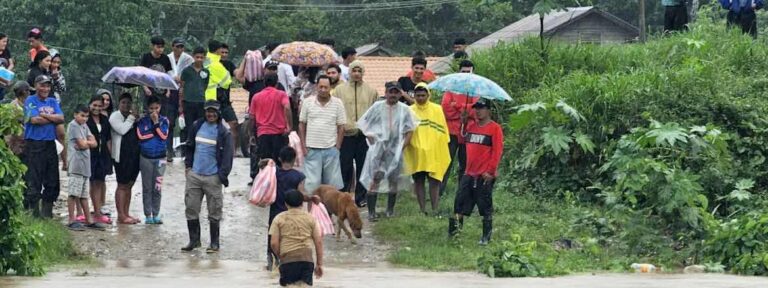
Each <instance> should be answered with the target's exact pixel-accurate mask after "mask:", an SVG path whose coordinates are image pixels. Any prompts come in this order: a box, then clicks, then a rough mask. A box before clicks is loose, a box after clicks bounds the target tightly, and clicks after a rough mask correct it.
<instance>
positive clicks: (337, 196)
mask: <svg viewBox="0 0 768 288" xmlns="http://www.w3.org/2000/svg"><path fill="white" fill-rule="evenodd" d="M314 195H316V196H318V197H320V201H322V202H323V204H324V205H325V208H326V209H328V213H331V215H336V217H337V218H338V221H339V222H338V223H339V230H344V232H346V233H347V237H349V239H350V240H351V241H352V244H355V243H357V241H355V238H352V233H354V234H355V237H357V238H362V237H363V235H362V233H361V230H362V229H363V221H362V220H361V219H360V211H358V210H357V205H355V199H354V198H353V196H352V194H350V193H344V192H339V190H337V189H336V188H335V187H333V186H329V185H320V187H318V188H317V190H315V193H314ZM344 220H347V222H349V226H350V227H351V228H352V231H350V229H349V228H347V225H346V224H344ZM336 240H337V241H341V231H339V232H336Z"/></svg>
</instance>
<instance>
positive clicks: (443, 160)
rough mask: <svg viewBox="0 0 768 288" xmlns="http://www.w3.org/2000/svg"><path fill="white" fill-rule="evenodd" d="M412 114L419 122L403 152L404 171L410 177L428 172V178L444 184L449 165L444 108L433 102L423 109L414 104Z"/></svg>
mask: <svg viewBox="0 0 768 288" xmlns="http://www.w3.org/2000/svg"><path fill="white" fill-rule="evenodd" d="M411 110H412V111H413V113H414V114H416V116H417V118H418V119H419V126H417V127H416V130H415V131H413V136H412V137H411V143H410V145H408V147H407V148H406V149H405V155H404V158H405V169H406V171H407V172H408V173H409V174H414V173H417V172H429V177H431V178H433V179H435V180H438V181H443V176H444V175H445V171H446V170H447V169H448V165H450V164H451V155H450V154H449V153H448V143H449V142H450V141H451V138H450V136H449V135H448V124H446V122H445V115H444V114H443V108H442V107H440V105H437V104H435V103H432V102H427V103H425V104H424V105H419V104H418V103H415V104H413V105H411Z"/></svg>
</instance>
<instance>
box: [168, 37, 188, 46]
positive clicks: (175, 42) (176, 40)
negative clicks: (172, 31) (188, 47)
mask: <svg viewBox="0 0 768 288" xmlns="http://www.w3.org/2000/svg"><path fill="white" fill-rule="evenodd" d="M178 45H182V46H184V45H185V43H184V39H183V38H181V37H177V38H173V42H171V46H173V47H176V46H178Z"/></svg>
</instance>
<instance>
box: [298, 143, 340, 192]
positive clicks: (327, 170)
mask: <svg viewBox="0 0 768 288" xmlns="http://www.w3.org/2000/svg"><path fill="white" fill-rule="evenodd" d="M303 172H304V176H306V178H305V180H304V187H305V188H306V191H307V193H310V194H311V193H312V192H314V191H315V189H317V187H319V186H320V185H331V186H333V187H336V189H341V188H342V187H344V180H342V178H341V164H340V162H339V150H337V149H336V147H331V148H325V149H316V148H309V152H308V153H307V156H306V157H304V171H303Z"/></svg>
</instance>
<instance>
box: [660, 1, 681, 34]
mask: <svg viewBox="0 0 768 288" xmlns="http://www.w3.org/2000/svg"><path fill="white" fill-rule="evenodd" d="M661 5H663V6H664V32H665V33H669V32H674V31H684V30H685V29H686V27H685V25H687V24H688V8H687V7H686V5H685V0H662V1H661Z"/></svg>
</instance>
